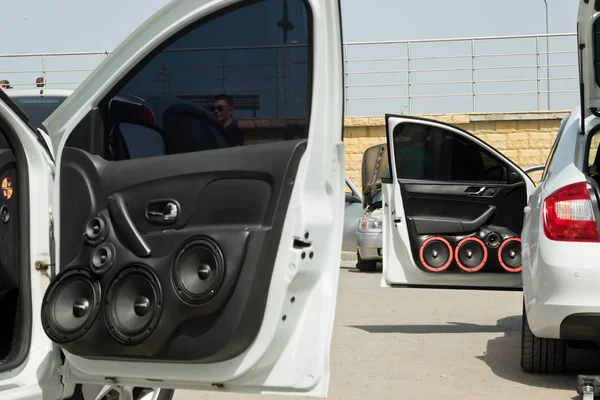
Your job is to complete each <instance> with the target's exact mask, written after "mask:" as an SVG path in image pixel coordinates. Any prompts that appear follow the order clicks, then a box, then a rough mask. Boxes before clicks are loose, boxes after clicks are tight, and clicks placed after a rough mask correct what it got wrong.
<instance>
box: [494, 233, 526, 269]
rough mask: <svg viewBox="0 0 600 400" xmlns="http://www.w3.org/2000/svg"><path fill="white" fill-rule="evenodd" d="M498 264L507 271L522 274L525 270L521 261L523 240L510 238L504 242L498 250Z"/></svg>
mask: <svg viewBox="0 0 600 400" xmlns="http://www.w3.org/2000/svg"><path fill="white" fill-rule="evenodd" d="M498 262H500V265H501V266H502V268H504V270H505V271H508V272H513V273H514V272H521V270H522V269H523V264H522V259H521V239H520V238H516V237H515V238H509V239H506V240H505V241H504V242H502V245H501V246H500V248H499V249H498Z"/></svg>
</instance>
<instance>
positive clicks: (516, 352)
mask: <svg viewBox="0 0 600 400" xmlns="http://www.w3.org/2000/svg"><path fill="white" fill-rule="evenodd" d="M521 322H522V317H521V316H520V315H518V316H511V317H506V318H502V319H500V320H498V322H497V323H496V325H478V324H468V323H460V322H448V323H447V324H444V325H351V326H349V327H350V328H356V329H361V330H363V331H366V332H369V333H374V334H378V333H401V334H402V333H403V334H409V335H415V334H416V335H427V334H440V333H442V334H443V333H449V334H461V333H466V334H468V333H502V334H503V335H502V336H498V337H496V338H494V339H491V340H489V341H488V342H487V348H486V351H485V352H484V354H483V355H481V356H477V357H476V358H477V359H479V360H481V361H483V362H485V363H486V364H487V365H488V367H489V368H490V369H491V370H492V372H493V373H494V374H495V375H497V376H499V377H500V378H502V379H506V380H509V381H512V382H516V383H520V384H523V385H528V386H535V387H543V388H549V389H562V390H573V393H574V394H576V392H575V390H576V383H577V382H576V379H577V375H579V374H600V350H579V349H572V348H569V349H568V351H567V367H568V371H567V373H565V374H554V375H547V374H527V373H525V372H523V370H522V369H521V365H520V359H521ZM580 398H581V396H575V397H573V399H580Z"/></svg>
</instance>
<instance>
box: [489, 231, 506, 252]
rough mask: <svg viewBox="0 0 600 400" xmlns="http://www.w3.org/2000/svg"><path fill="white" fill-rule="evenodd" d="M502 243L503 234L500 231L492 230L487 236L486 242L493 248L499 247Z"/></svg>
mask: <svg viewBox="0 0 600 400" xmlns="http://www.w3.org/2000/svg"><path fill="white" fill-rule="evenodd" d="M500 243H502V236H500V234H499V233H498V232H490V233H488V234H487V235H486V237H485V244H486V245H487V246H488V247H489V248H492V249H495V248H497V247H498V246H500Z"/></svg>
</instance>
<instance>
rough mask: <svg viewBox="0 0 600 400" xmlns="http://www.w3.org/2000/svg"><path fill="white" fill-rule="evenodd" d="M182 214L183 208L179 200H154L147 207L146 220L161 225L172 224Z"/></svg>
mask: <svg viewBox="0 0 600 400" xmlns="http://www.w3.org/2000/svg"><path fill="white" fill-rule="evenodd" d="M180 214H181V206H180V205H179V203H178V202H177V200H173V199H161V200H153V201H151V202H150V203H148V205H147V206H146V219H147V220H148V221H149V222H153V223H159V224H172V223H175V222H176V221H177V219H178V218H179V215H180Z"/></svg>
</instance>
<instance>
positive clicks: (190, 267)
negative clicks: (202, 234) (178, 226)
mask: <svg viewBox="0 0 600 400" xmlns="http://www.w3.org/2000/svg"><path fill="white" fill-rule="evenodd" d="M224 277H225V258H224V257H223V253H222V252H221V249H220V248H219V246H218V245H217V244H216V243H215V242H213V241H212V240H211V239H208V238H200V239H196V240H193V241H191V242H189V243H187V244H186V245H185V246H184V247H183V248H182V249H181V250H180V251H179V253H178V254H177V256H176V257H175V260H174V261H173V282H174V284H175V288H176V290H177V294H178V295H179V297H180V298H181V299H182V300H183V301H185V302H187V303H190V304H193V305H198V304H202V303H204V302H206V301H208V300H209V299H210V298H212V297H213V296H214V295H215V294H216V293H217V291H218V290H219V288H220V287H221V284H222V283H223V278H224Z"/></svg>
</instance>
